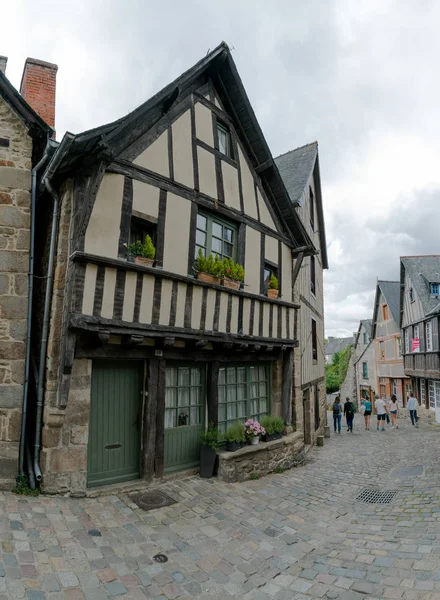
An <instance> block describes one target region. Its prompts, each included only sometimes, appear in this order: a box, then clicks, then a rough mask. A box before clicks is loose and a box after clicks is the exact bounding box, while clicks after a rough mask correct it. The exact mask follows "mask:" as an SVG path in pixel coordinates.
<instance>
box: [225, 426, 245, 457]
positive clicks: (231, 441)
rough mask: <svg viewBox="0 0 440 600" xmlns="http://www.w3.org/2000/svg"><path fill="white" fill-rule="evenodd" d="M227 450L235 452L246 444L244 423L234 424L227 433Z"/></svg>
mask: <svg viewBox="0 0 440 600" xmlns="http://www.w3.org/2000/svg"><path fill="white" fill-rule="evenodd" d="M224 437H225V440H226V450H227V451H228V452H235V451H236V450H239V449H240V448H243V446H244V445H245V444H246V434H245V431H244V425H243V423H238V422H237V423H234V424H233V425H231V426H230V427H229V429H227V430H226V432H225V435H224Z"/></svg>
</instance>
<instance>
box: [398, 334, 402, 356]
mask: <svg viewBox="0 0 440 600" xmlns="http://www.w3.org/2000/svg"><path fill="white" fill-rule="evenodd" d="M397 356H398V358H400V357H401V356H402V338H400V337H399V338H397Z"/></svg>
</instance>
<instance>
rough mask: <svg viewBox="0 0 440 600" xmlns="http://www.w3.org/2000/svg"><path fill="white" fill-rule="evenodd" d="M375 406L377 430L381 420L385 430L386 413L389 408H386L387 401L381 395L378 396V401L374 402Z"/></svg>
mask: <svg viewBox="0 0 440 600" xmlns="http://www.w3.org/2000/svg"><path fill="white" fill-rule="evenodd" d="M374 408H375V410H376V414H377V427H376V429H377V431H379V427H380V422H381V421H382V431H385V415H386V414H387V409H386V408H385V402H384V401H383V400H382V398H379V396H376V401H375V402H374Z"/></svg>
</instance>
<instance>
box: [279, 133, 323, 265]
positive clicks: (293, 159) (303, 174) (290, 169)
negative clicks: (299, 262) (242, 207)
mask: <svg viewBox="0 0 440 600" xmlns="http://www.w3.org/2000/svg"><path fill="white" fill-rule="evenodd" d="M274 160H275V164H276V166H277V167H278V171H279V173H280V175H281V178H282V180H283V182H284V185H285V186H286V189H287V191H288V192H289V197H290V200H291V202H292V204H293V206H303V205H304V202H305V199H306V197H307V192H308V184H309V181H310V178H311V176H312V174H313V175H314V176H315V192H316V210H317V216H318V226H319V241H320V245H321V256H322V264H323V268H324V269H328V256H327V242H326V237H325V223H324V211H323V206H322V194H321V181H320V174H319V157H318V142H312V143H311V144H305V145H304V146H300V147H299V148H295V149H294V150H290V151H289V152H286V153H285V154H281V155H280V156H277V157H276V158H275V159H274Z"/></svg>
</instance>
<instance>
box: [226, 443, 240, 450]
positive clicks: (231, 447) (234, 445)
mask: <svg viewBox="0 0 440 600" xmlns="http://www.w3.org/2000/svg"><path fill="white" fill-rule="evenodd" d="M243 447H244V443H243V442H226V452H235V451H236V450H240V448H243Z"/></svg>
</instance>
